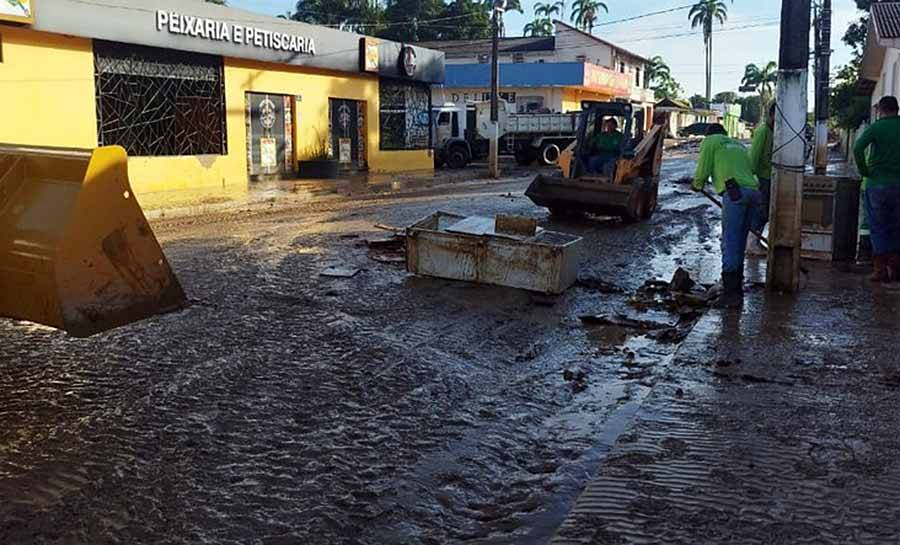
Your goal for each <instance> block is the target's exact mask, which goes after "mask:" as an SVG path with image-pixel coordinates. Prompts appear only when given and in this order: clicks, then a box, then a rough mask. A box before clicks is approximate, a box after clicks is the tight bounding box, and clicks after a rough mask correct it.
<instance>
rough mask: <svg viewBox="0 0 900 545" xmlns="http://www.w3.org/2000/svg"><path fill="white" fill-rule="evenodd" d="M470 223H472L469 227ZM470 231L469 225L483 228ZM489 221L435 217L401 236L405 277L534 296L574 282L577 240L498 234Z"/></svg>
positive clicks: (563, 236) (542, 233)
mask: <svg viewBox="0 0 900 545" xmlns="http://www.w3.org/2000/svg"><path fill="white" fill-rule="evenodd" d="M473 220H474V221H473ZM485 224H487V225H488V227H487V228H485V229H481V230H477V229H473V228H472V226H473V225H485ZM495 225H496V224H495V223H494V218H477V217H469V218H467V217H466V216H460V215H457V214H451V213H446V212H437V213H435V214H432V215H431V216H428V217H427V218H424V219H422V220H421V221H418V222H416V223H415V224H413V225H412V226H410V227H408V228H407V231H406V235H407V236H406V268H407V270H408V271H409V272H411V273H414V274H419V275H424V276H434V277H438V278H447V279H451V280H464V281H468V282H479V283H483V284H493V285H498V286H508V287H512V288H521V289H526V290H530V291H535V292H541V293H548V294H560V293H562V292H564V291H565V290H566V289H568V288H569V287H570V286H571V285H572V284H574V283H575V280H576V278H577V276H578V259H579V255H578V254H579V247H580V246H581V240H582V239H581V237H578V236H575V235H570V234H566V233H558V232H554V231H544V230H540V229H539V230H537V231H536V232H535V233H534V234H533V235H531V236H528V235H516V234H507V233H503V232H500V231H497V230H496V229H495V228H494V226H495Z"/></svg>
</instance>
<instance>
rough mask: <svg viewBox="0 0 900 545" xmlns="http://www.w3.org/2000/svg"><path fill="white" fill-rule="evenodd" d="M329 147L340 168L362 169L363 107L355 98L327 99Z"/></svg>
mask: <svg viewBox="0 0 900 545" xmlns="http://www.w3.org/2000/svg"><path fill="white" fill-rule="evenodd" d="M328 107H329V110H330V112H329V114H330V125H331V149H332V150H334V158H335V159H337V160H338V162H339V164H340V167H341V168H342V169H352V170H357V169H362V168H365V166H366V164H365V163H366V159H365V134H364V131H365V118H364V116H365V107H364V103H362V102H359V101H356V100H344V99H339V98H332V99H329V100H328Z"/></svg>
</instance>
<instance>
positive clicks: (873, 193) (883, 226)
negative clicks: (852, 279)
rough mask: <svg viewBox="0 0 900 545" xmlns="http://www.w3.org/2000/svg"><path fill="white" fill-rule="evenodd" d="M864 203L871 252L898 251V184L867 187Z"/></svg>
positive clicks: (890, 252)
mask: <svg viewBox="0 0 900 545" xmlns="http://www.w3.org/2000/svg"><path fill="white" fill-rule="evenodd" d="M865 203H866V221H867V222H868V223H869V230H870V235H869V236H870V238H871V240H872V253H873V254H875V255H876V256H883V255H885V254H893V253H896V252H900V186H888V187H867V188H866V192H865Z"/></svg>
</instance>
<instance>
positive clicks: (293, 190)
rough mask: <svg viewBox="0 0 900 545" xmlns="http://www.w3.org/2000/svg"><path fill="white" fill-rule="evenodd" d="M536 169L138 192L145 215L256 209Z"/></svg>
mask: <svg viewBox="0 0 900 545" xmlns="http://www.w3.org/2000/svg"><path fill="white" fill-rule="evenodd" d="M540 172H541V171H540V170H538V169H531V170H528V169H525V168H522V167H517V166H515V165H514V164H511V163H508V162H505V163H504V164H503V172H502V177H501V178H499V179H493V178H489V177H487V170H486V167H485V168H480V167H479V166H478V165H473V166H470V167H468V168H464V169H460V170H436V171H430V170H428V171H413V172H403V173H394V174H369V173H360V174H354V175H349V176H344V177H341V178H337V179H334V180H284V181H273V182H250V184H249V186H248V187H246V188H245V187H244V186H226V187H223V188H212V189H199V190H180V191H167V192H159V193H145V194H141V195H138V200H139V201H140V203H141V207H142V208H143V210H144V214H145V215H146V216H147V218H148V219H151V220H154V219H160V218H172V217H184V216H198V215H203V214H209V213H213V212H227V211H230V210H238V209H247V208H259V207H267V206H272V205H274V204H292V203H298V202H310V201H320V200H327V199H350V198H358V199H366V198H379V197H383V196H397V195H413V194H415V195H419V194H423V193H427V192H429V191H440V190H442V188H445V187H446V186H448V185H452V186H454V187H469V186H478V185H484V184H492V183H503V182H509V181H515V180H519V179H522V178H525V177H533V176H535V175H537V174H539V173H540Z"/></svg>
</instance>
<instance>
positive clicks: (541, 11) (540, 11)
mask: <svg viewBox="0 0 900 545" xmlns="http://www.w3.org/2000/svg"><path fill="white" fill-rule="evenodd" d="M565 9H566V3H565V2H564V1H563V0H556V1H551V2H548V3H546V4H544V3H543V2H538V3H536V4H535V5H534V14H535V15H536V16H538V17H540V16H543V17H547V18H548V19H549V18H551V16H552V15H559V16H560V17H562V16H563V10H565Z"/></svg>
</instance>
